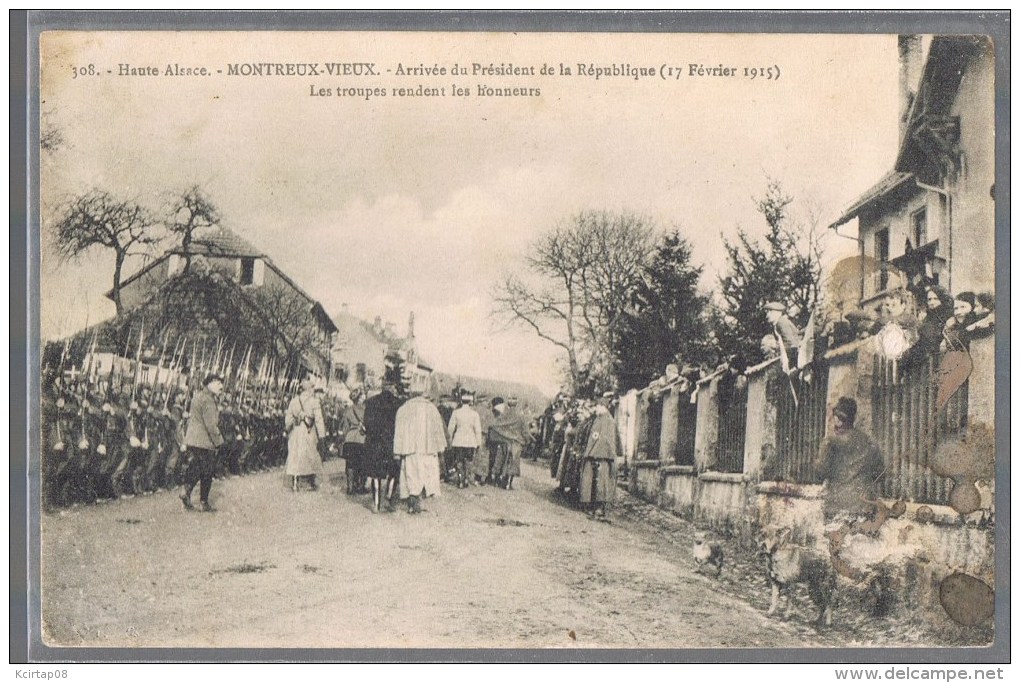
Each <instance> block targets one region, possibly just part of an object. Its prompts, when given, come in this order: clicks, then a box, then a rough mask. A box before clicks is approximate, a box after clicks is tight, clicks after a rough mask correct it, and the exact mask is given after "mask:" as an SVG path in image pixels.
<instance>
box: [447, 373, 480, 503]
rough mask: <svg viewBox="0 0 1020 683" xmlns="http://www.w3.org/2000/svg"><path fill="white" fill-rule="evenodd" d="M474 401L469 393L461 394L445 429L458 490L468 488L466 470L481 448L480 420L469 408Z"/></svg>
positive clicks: (473, 397)
mask: <svg viewBox="0 0 1020 683" xmlns="http://www.w3.org/2000/svg"><path fill="white" fill-rule="evenodd" d="M474 401H475V395H474V394H472V393H471V392H470V391H463V392H461V395H460V402H461V406H460V408H457V410H455V411H453V413H452V414H451V415H450V420H449V426H448V428H447V431H448V432H449V434H450V450H451V451H452V453H453V459H454V463H455V465H456V468H457V488H459V489H465V488H467V487H468V479H469V475H468V469H469V468H470V466H471V460H472V459H473V458H475V457H477V454H478V450H479V449H480V448H481V446H482V439H483V437H482V420H481V418H480V417H479V416H478V412H477V411H476V410H475V409H474V408H472V407H471V404H472V403H474Z"/></svg>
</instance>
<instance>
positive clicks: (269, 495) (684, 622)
mask: <svg viewBox="0 0 1020 683" xmlns="http://www.w3.org/2000/svg"><path fill="white" fill-rule="evenodd" d="M341 466H342V461H331V462H328V463H327V464H326V467H327V472H328V473H329V476H328V477H327V479H328V481H327V482H325V483H324V484H325V485H324V486H323V487H322V488H321V489H320V490H319V491H318V492H300V493H297V494H294V493H292V492H290V490H289V489H288V488H287V482H286V481H285V477H284V475H283V474H282V472H281V471H275V472H271V473H263V474H258V475H249V476H246V477H239V478H233V479H227V480H217V481H216V482H215V483H214V486H213V499H212V502H213V505H214V506H215V507H216V508H217V512H215V513H198V512H185V511H184V510H183V509H182V507H181V505H180V502H179V501H178V500H177V498H176V497H175V496H174V495H173V494H170V493H167V492H162V493H158V494H154V495H150V496H143V497H138V498H133V499H124V500H119V501H115V502H112V503H107V504H103V505H98V506H90V507H84V508H77V509H73V510H69V511H65V512H62V513H59V514H51V515H45V516H44V518H43V520H42V540H43V542H42V562H43V566H42V577H43V602H42V613H43V622H44V631H45V640H46V642H47V643H48V644H50V645H64V646H68V645H85V646H93V647H111V646H129V647H160V646H163V647H224V646H226V647H252V646H272V647H314V648H320V647H326V648H355V647H433V648H452V647H496V648H505V647H518V648H520V647H528V648H549V647H553V648H590V647H620V648H631V647H639V648H659V647H664V648H706V647H707V648H718V647H801V646H811V645H819V644H820V643H819V642H818V640H817V638H816V637H814V636H813V635H812V634H811V632H809V631H805V630H804V629H803V628H801V627H799V626H798V625H797V624H795V623H793V622H782V621H778V620H773V619H769V618H767V617H766V616H765V615H764V614H763V612H762V609H761V607H760V606H755V605H752V604H749V603H748V602H746V601H744V600H740V599H738V598H736V597H734V596H733V595H732V594H727V593H726V592H725V591H722V590H719V588H720V586H719V584H717V581H718V580H717V579H714V578H708V577H705V576H701V575H699V574H696V573H695V572H694V565H693V561H692V560H691V559H690V547H689V546H688V545H680V544H675V543H671V542H669V540H668V539H665V538H664V537H663V535H662V534H661V533H660V531H659V530H658V529H657V528H656V527H655V526H654V525H653V524H651V523H649V522H648V521H647V519H644V518H642V516H640V515H634V514H631V513H630V512H628V506H627V505H621V506H619V507H618V511H617V512H616V513H614V515H613V516H612V519H611V522H610V523H608V524H607V523H600V522H598V521H593V520H590V519H588V518H587V517H586V516H585V515H583V514H581V513H579V512H578V511H576V510H574V509H572V508H570V507H569V506H568V505H566V504H565V502H564V501H562V500H561V499H560V498H559V497H558V496H557V495H556V494H555V493H554V489H553V484H552V482H551V480H550V479H549V478H548V474H547V472H546V471H545V470H544V468H543V467H542V466H538V465H532V464H530V463H525V465H524V470H525V471H524V476H522V477H521V478H520V479H519V480H518V482H517V484H516V490H514V491H509V492H508V491H503V490H499V489H494V488H491V487H474V488H469V489H465V490H458V489H456V488H453V487H449V486H444V488H443V493H442V496H441V497H438V498H433V499H430V500H428V501H427V503H426V507H427V510H428V511H427V512H426V513H425V514H422V515H417V516H411V515H407V514H406V513H404V512H403V511H401V512H397V513H392V514H385V513H384V514H379V515H374V514H372V512H371V511H370V509H369V508H368V500H367V496H359V497H350V496H347V495H345V494H344V492H343V476H342V474H340V468H341ZM633 505H634V504H633V503H632V505H631V507H633ZM724 579H725V574H724ZM762 600H764V597H763V598H762Z"/></svg>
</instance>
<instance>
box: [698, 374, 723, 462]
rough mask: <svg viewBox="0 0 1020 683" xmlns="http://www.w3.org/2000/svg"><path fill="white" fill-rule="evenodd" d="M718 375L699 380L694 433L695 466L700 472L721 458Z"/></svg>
mask: <svg viewBox="0 0 1020 683" xmlns="http://www.w3.org/2000/svg"><path fill="white" fill-rule="evenodd" d="M718 385H719V378H718V377H717V376H715V377H712V378H711V379H703V380H701V381H700V382H698V419H697V429H696V431H695V433H694V466H695V468H696V469H697V471H698V472H704V471H705V470H707V469H710V468H712V467H715V464H716V462H718V459H719V449H718V435H719V404H718V403H717V402H716V400H715V398H716V390H717V387H718Z"/></svg>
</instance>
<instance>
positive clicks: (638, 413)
mask: <svg viewBox="0 0 1020 683" xmlns="http://www.w3.org/2000/svg"><path fill="white" fill-rule="evenodd" d="M647 459H648V392H647V391H642V392H639V393H638V396H637V401H636V402H635V406H634V460H647Z"/></svg>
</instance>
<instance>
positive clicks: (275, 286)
mask: <svg viewBox="0 0 1020 683" xmlns="http://www.w3.org/2000/svg"><path fill="white" fill-rule="evenodd" d="M188 272H190V273H195V274H207V275H213V274H214V275H217V276H219V278H220V279H221V280H222V281H228V282H231V283H233V284H235V285H238V286H240V287H241V289H242V291H245V292H248V293H251V294H259V293H264V294H267V293H270V292H271V293H273V294H274V296H275V297H277V298H279V299H281V300H284V299H285V300H287V301H289V302H290V301H293V302H297V303H296V305H295V308H296V309H297V310H298V312H299V313H300V316H302V317H303V316H304V315H305V312H306V313H307V320H308V323H309V326H310V327H311V329H314V330H315V337H316V342H315V343H314V344H312V345H311V348H310V349H309V350H308V351H307V352H306V353H304V356H305V357H304V358H303V359H302V364H303V365H304V366H305V368H306V370H308V371H310V372H313V373H315V374H319V375H323V376H325V375H327V374H329V373H330V372H331V364H330V349H331V348H332V346H333V343H334V337H335V335H336V334H337V327H336V325H335V324H334V323H333V320H332V319H331V318H330V316H329V315H328V314H327V313H326V311H325V309H324V308H323V306H322V304H321V303H319V302H318V301H316V300H315V299H314V298H313V297H312V296H311V295H310V294H308V293H307V292H306V291H305V290H304V289H302V288H301V287H300V285H298V284H297V283H296V282H295V281H294V280H293V279H291V278H290V277H289V276H288V275H287V274H286V273H284V272H283V271H282V270H281V269H280V268H279V267H278V266H277V265H276V264H275V263H273V260H272V259H271V258H269V256H268V255H267V254H265V253H264V252H263V251H261V250H260V249H258V248H257V247H255V246H254V245H253V244H251V243H250V242H248V241H247V240H245V239H244V238H242V237H241V236H239V235H238V234H237V233H235V232H233V231H232V230H230V229H228V228H224V227H216V228H213V229H210V230H206V231H203V232H200V233H196V234H195V236H194V237H193V239H192V241H191V243H190V244H189V245H188V247H187V248H185V247H184V246H183V245H181V244H178V245H175V246H173V247H171V248H170V249H168V250H166V251H165V252H163V254H161V255H160V256H159V257H157V258H156V259H154V260H152V261H150V262H149V263H148V264H146V265H145V266H144V267H142V268H141V269H140V270H139V271H138V272H136V273H134V274H133V275H131V276H130V277H128V278H127V279H126V280H124V281H123V283H122V284H121V289H120V298H121V304H122V306H123V315H125V316H132V315H133V314H134V313H135V312H136V311H137V310H138V309H140V308H143V307H145V306H146V304H147V303H149V302H150V300H151V299H152V297H153V296H154V295H155V294H156V293H157V292H160V291H161V290H165V287H166V285H167V284H168V283H171V282H172V281H174V280H175V279H177V278H179V277H181V276H183V275H184V274H185V273H188ZM106 296H107V298H109V299H113V292H112V291H110V292H107V293H106ZM251 299H252V301H266V300H272V297H259V296H253V297H251ZM304 307H306V308H304ZM270 317H271V316H270ZM302 325H303V323H302Z"/></svg>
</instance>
